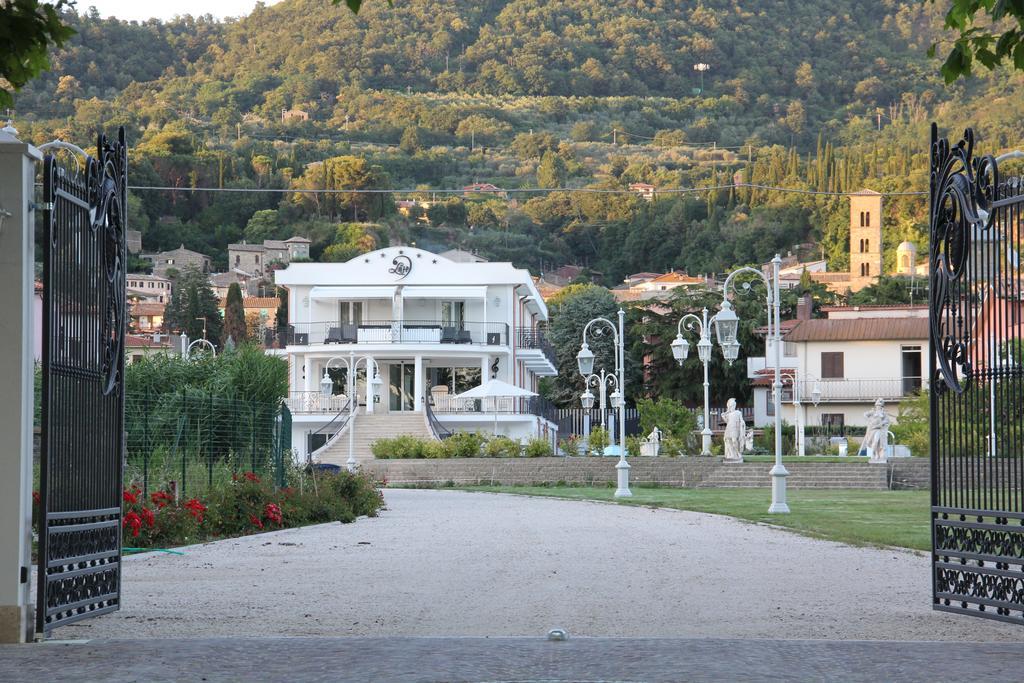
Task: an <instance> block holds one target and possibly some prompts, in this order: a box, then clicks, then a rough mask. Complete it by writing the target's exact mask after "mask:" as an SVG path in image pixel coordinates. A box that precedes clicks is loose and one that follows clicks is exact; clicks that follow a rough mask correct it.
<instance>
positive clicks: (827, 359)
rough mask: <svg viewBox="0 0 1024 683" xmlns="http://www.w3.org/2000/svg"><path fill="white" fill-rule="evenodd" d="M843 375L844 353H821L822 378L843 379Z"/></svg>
mask: <svg viewBox="0 0 1024 683" xmlns="http://www.w3.org/2000/svg"><path fill="white" fill-rule="evenodd" d="M843 377H844V373H843V352H842V351H822V352H821V378H822V379H842V378H843Z"/></svg>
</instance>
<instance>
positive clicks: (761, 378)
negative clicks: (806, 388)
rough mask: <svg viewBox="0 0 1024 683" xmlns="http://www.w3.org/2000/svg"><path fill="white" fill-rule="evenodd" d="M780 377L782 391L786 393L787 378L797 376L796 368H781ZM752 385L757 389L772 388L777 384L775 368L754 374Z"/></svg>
mask: <svg viewBox="0 0 1024 683" xmlns="http://www.w3.org/2000/svg"><path fill="white" fill-rule="evenodd" d="M779 370H780V372H779V375H780V376H781V377H782V390H783V391H785V390H786V387H787V386H790V385H789V384H787V383H786V378H787V377H789V378H793V377H795V376H796V369H795V368H780V369H779ZM750 384H751V385H752V386H755V387H770V386H772V385H773V384H775V368H764V369H762V370H758V371H757V372H755V373H754V376H753V378H751V380H750Z"/></svg>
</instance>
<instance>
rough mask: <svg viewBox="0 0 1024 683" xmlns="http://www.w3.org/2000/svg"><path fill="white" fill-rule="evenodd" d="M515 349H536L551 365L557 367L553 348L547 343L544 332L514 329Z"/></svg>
mask: <svg viewBox="0 0 1024 683" xmlns="http://www.w3.org/2000/svg"><path fill="white" fill-rule="evenodd" d="M516 347H517V348H520V349H538V350H540V351H541V352H542V353H543V354H544V357H545V358H547V359H548V361H550V362H551V364H552V365H554V366H555V367H558V361H557V360H556V356H555V347H554V346H553V345H552V344H551V342H550V341H548V338H547V336H546V335H545V334H544V330H542V329H538V328H536V327H517V328H516Z"/></svg>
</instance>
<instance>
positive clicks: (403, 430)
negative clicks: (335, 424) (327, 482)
mask: <svg viewBox="0 0 1024 683" xmlns="http://www.w3.org/2000/svg"><path fill="white" fill-rule="evenodd" d="M406 434H407V435H410V436H417V437H420V438H425V439H433V438H434V435H433V433H432V432H431V431H430V428H429V427H427V424H426V422H425V421H424V416H423V413H377V412H375V413H364V412H359V413H357V414H356V418H355V435H354V436H353V438H352V451H353V453H354V454H355V459H356V462H357V463H359V464H362V463H365V462H368V461H371V460H374V457H373V451H372V450H371V449H370V447H371V446H372V445H373V443H374V442H375V441H377V440H378V439H382V438H386V437H394V436H400V435H406ZM348 439H349V437H348V433H347V432H342V433H341V434H340V435H339V436H338V438H337V440H336V441H335V442H334V443H332V444H331V445H330V446H329V447H328V448H327V449H326V450H325V451H324V452H323V453H321V454H320V462H322V463H327V464H331V465H342V466H344V465H345V463H346V462H348Z"/></svg>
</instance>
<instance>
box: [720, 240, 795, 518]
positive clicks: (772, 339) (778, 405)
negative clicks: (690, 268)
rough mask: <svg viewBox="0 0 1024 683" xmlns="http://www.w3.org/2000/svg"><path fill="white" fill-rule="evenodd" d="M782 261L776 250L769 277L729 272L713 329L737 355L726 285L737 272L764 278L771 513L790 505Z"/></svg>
mask: <svg viewBox="0 0 1024 683" xmlns="http://www.w3.org/2000/svg"><path fill="white" fill-rule="evenodd" d="M781 265H782V258H780V257H779V255H778V254H776V255H775V258H773V259H772V277H771V278H769V277H768V276H766V275H765V274H764V273H762V272H761V271H760V270H757V269H756V268H751V267H749V266H744V267H743V268H738V269H736V270H734V271H732V272H731V273H729V277H727V278H726V279H725V285H724V286H723V287H722V310H721V311H719V312H718V314H717V315H716V316H715V318H716V320H715V328H716V329H715V331H716V332H717V333H718V343H719V345H721V347H722V355H724V356H725V359H726V360H728V361H730V362H732V361H733V360H736V358H738V357H739V349H740V347H739V342H737V341H736V334H737V332H738V331H739V318H738V317H737V316H736V313H735V311H733V310H732V304H730V303H729V298H728V297H729V286H730V285H732V284H733V278H735V277H736V276H737V275H739V274H740V273H750V274H753V275H756V276H757V277H759V278H760V279H761V281H762V282H764V285H765V288H766V289H767V290H768V294H767V296H766V299H765V301H766V302H767V305H768V342H769V344H768V346H769V347H771V352H772V356H773V358H772V362H773V365H774V366H775V381H774V383H773V384H772V390H773V392H774V403H775V466H774V467H772V469H771V472H770V474H771V476H772V504H771V506H770V507H769V508H768V512H770V513H786V512H789V505H788V504H787V503H786V477H788V476H789V471H788V470H786V467H785V465H783V464H782V334H781V329H782V328H781V324H780V323H781V317H780V315H781V313H780V311H779V267H780V266H781ZM741 286H742V288H743V289H744V290H745V291H747V292H749V291H750V283H749V282H744V283H743V284H742V285H741ZM737 291H738V290H737ZM730 356H731V358H730Z"/></svg>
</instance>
